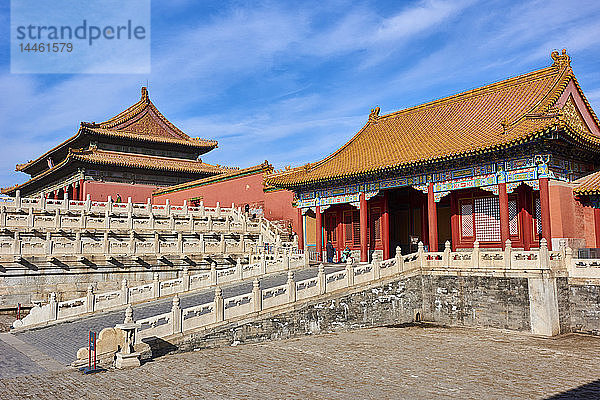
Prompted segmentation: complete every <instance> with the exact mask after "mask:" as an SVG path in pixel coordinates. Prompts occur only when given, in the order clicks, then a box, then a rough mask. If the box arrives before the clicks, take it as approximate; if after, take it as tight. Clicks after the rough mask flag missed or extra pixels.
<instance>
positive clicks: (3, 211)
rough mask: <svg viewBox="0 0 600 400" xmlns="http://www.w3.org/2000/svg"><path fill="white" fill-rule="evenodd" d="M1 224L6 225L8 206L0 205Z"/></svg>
mask: <svg viewBox="0 0 600 400" xmlns="http://www.w3.org/2000/svg"><path fill="white" fill-rule="evenodd" d="M0 226H6V206H1V207H0Z"/></svg>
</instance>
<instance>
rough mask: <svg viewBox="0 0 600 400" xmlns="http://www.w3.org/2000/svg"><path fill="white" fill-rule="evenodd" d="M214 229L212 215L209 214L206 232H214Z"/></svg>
mask: <svg viewBox="0 0 600 400" xmlns="http://www.w3.org/2000/svg"><path fill="white" fill-rule="evenodd" d="M212 229H213V222H212V215H210V214H208V219H207V221H206V231H207V232H212Z"/></svg>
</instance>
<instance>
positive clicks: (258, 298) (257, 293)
mask: <svg viewBox="0 0 600 400" xmlns="http://www.w3.org/2000/svg"><path fill="white" fill-rule="evenodd" d="M252 302H253V304H254V312H259V311H261V310H262V291H261V290H260V281H259V280H258V278H254V281H252Z"/></svg>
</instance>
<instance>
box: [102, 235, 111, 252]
mask: <svg viewBox="0 0 600 400" xmlns="http://www.w3.org/2000/svg"><path fill="white" fill-rule="evenodd" d="M102 252H103V253H104V255H107V254H109V253H110V243H109V242H108V231H107V232H104V235H103V238H102Z"/></svg>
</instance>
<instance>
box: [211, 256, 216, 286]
mask: <svg viewBox="0 0 600 400" xmlns="http://www.w3.org/2000/svg"><path fill="white" fill-rule="evenodd" d="M210 284H211V286H212V285H216V284H217V263H216V262H214V261H213V262H212V263H211V264H210Z"/></svg>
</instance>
